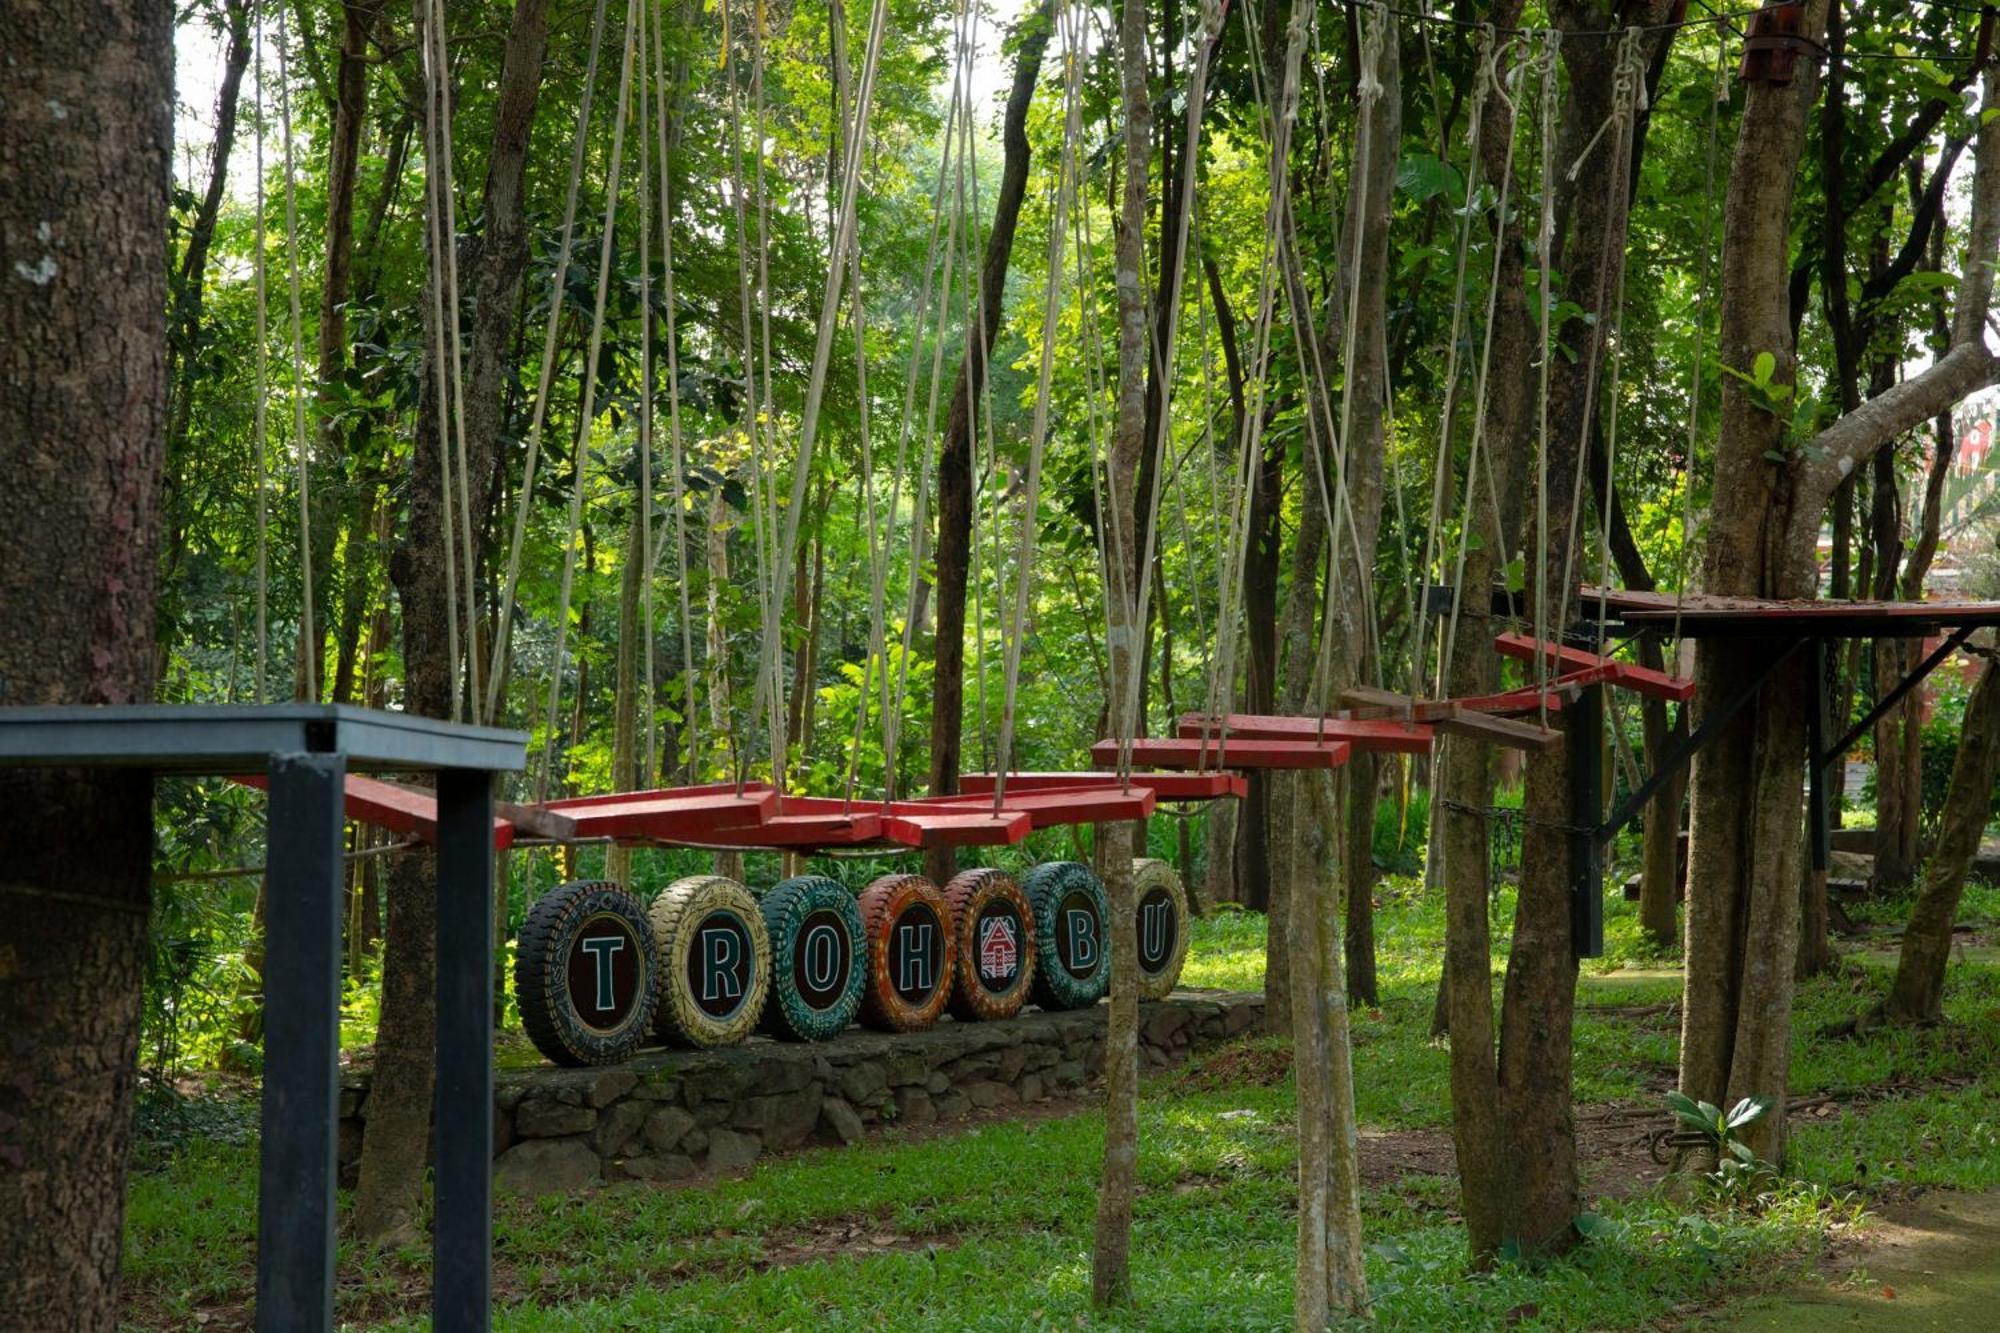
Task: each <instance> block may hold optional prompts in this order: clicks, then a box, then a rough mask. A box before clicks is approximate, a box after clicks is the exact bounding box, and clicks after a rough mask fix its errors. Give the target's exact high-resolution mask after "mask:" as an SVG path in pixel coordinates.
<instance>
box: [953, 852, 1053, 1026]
mask: <svg viewBox="0 0 2000 1333" xmlns="http://www.w3.org/2000/svg"><path fill="white" fill-rule="evenodd" d="M944 897H945V901H946V902H947V903H949V904H950V905H951V919H952V922H953V930H952V934H953V935H954V936H956V941H955V942H956V944H957V947H958V966H957V967H956V968H954V969H953V971H952V985H951V1012H952V1014H953V1016H955V1017H957V1018H961V1019H994V1018H1012V1017H1013V1016H1014V1015H1015V1014H1018V1013H1020V1012H1021V1006H1022V1005H1024V1004H1026V1003H1027V1002H1028V991H1029V988H1030V987H1031V986H1032V985H1033V982H1034V976H1035V917H1034V913H1033V911H1031V910H1030V909H1029V907H1028V899H1027V895H1026V894H1024V893H1022V892H1021V886H1020V885H1019V884H1016V883H1015V882H1014V877H1013V876H1012V875H1009V874H1008V873H1007V872H1006V871H1004V870H993V869H980V870H967V871H965V872H964V873H962V874H959V875H957V876H954V877H953V879H952V881H951V883H949V884H947V885H945V886H944Z"/></svg>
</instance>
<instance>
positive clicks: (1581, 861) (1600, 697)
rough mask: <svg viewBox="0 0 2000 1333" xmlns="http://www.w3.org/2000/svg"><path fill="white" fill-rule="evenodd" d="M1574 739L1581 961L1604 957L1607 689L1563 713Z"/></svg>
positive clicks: (1575, 901)
mask: <svg viewBox="0 0 2000 1333" xmlns="http://www.w3.org/2000/svg"><path fill="white" fill-rule="evenodd" d="M1563 721H1564V724H1565V725H1566V727H1567V730H1568V734H1569V808H1570V818H1569V822H1570V826H1571V831H1570V835H1569V867H1570V914H1569V933H1570V943H1571V945H1572V946H1573V948H1574V949H1575V952H1576V956H1577V957H1578V958H1597V957H1600V956H1601V955H1602V954H1603V953H1604V844H1603V843H1601V842H1599V841H1598V838H1597V834H1596V832H1595V830H1596V828H1597V826H1598V820H1599V818H1600V816H1601V815H1602V814H1603V801H1604V687H1603V686H1601V685H1593V686H1591V687H1590V688H1589V689H1586V690H1585V691H1584V692H1583V695H1582V697H1581V698H1579V699H1578V700H1577V701H1576V702H1575V703H1574V704H1572V705H1570V706H1569V707H1568V708H1565V709H1564V710H1563Z"/></svg>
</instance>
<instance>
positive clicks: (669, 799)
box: [549, 783, 778, 842]
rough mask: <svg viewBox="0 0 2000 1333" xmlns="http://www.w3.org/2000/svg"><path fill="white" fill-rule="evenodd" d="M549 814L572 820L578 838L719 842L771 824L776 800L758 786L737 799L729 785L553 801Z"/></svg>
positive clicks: (738, 795)
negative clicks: (753, 828) (768, 823)
mask: <svg viewBox="0 0 2000 1333" xmlns="http://www.w3.org/2000/svg"><path fill="white" fill-rule="evenodd" d="M549 808H550V809H551V810H554V811H556V812H558V813H559V814H563V815H566V816H568V817H569V818H570V819H571V820H573V821H574V822H575V824H576V836H577V837H579V838H619V839H626V840H649V841H654V842H674V841H679V840H687V841H693V842H718V841H723V840H724V839H723V838H721V836H720V835H722V834H724V833H732V832H734V831H735V830H738V829H742V828H746V827H755V826H756V825H758V824H762V823H764V822H765V821H766V820H768V819H770V818H771V817H772V816H773V815H775V814H776V813H777V812H778V794H777V793H776V792H774V791H772V790H771V789H770V788H769V787H767V786H762V785H758V786H754V787H752V786H746V787H745V788H744V789H743V790H742V791H741V792H740V793H739V792H738V791H737V789H736V787H735V785H734V784H733V783H723V784H718V785H715V786H710V787H699V788H693V789H688V788H674V787H669V788H666V789H664V790H662V791H648V792H624V793H620V794H617V795H615V796H585V797H579V798H576V799H573V800H569V801H551V802H550V803H549Z"/></svg>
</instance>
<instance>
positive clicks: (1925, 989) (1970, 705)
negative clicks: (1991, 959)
mask: <svg viewBox="0 0 2000 1333" xmlns="http://www.w3.org/2000/svg"><path fill="white" fill-rule="evenodd" d="M1964 726H1965V729H1964V731H1963V732H1962V733H1960V736H1959V741H1958V757H1957V758H1956V759H1955V760H1954V761H1953V763H1952V769H1951V789H1950V791H1949V792H1948V793H1946V795H1945V798H1944V809H1943V811H1941V812H1940V813H1939V816H1938V839H1937V850H1936V851H1934V852H1932V853H1931V859H1930V861H1929V863H1928V864H1926V865H1925V867H1924V883H1923V888H1922V890H1921V891H1920V892H1919V893H1918V895H1917V904H1916V906H1915V907H1914V908H1912V909H1911V911H1910V924H1909V925H1908V926H1907V927H1905V928H1904V930H1903V949H1902V954H1901V956H1900V957H1898V958H1897V960H1896V979H1895V982H1894V983H1893V984H1892V985H1891V986H1890V988H1889V998H1888V1001H1887V1002H1886V1003H1885V1004H1884V1006H1883V1009H1884V1013H1885V1015H1886V1016H1887V1017H1888V1018H1889V1019H1890V1020H1891V1021H1893V1022H1898V1023H1938V1022H1942V1021H1943V1019H1944V1005H1943V1000H1944V971H1945V964H1946V963H1947V962H1949V961H1950V959H1951V930H1952V924H1953V922H1955V921H1956V920H1957V918H1958V899H1959V894H1960V893H1961V892H1963V891H1964V888H1965V876H1966V874H1967V872H1969V871H1970V870H1971V869H1972V859H1973V857H1975V856H1977V855H1978V853H1979V839H1980V836H1981V835H1982V834H1984V833H1985V832H1986V825H1987V822H1988V821H1989V820H1990V819H1991V818H1992V817H1993V776H1994V772H1995V769H1996V768H2000V674H1996V672H1995V670H1994V663H1993V661H1992V659H1990V658H1989V659H1988V660H1987V661H1986V664H1985V665H1984V666H1983V667H1981V668H1980V671H1979V683H1978V684H1977V685H1976V686H1974V687H1973V690H1972V697H1971V698H1970V699H1969V700H1967V701H1966V705H1965V724H1964Z"/></svg>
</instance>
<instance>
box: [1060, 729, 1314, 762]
mask: <svg viewBox="0 0 2000 1333" xmlns="http://www.w3.org/2000/svg"><path fill="white" fill-rule="evenodd" d="M1350 748H1351V747H1350V746H1349V745H1348V743H1347V742H1346V741H1329V742H1327V743H1325V744H1318V743H1316V742H1313V741H1298V740H1280V741H1269V740H1255V739H1238V738H1237V737H1234V736H1231V737H1230V738H1229V739H1228V740H1227V741H1222V740H1216V739H1210V740H1205V741H1204V740H1187V739H1185V738H1180V737H1173V738H1166V737H1147V738H1144V739H1141V740H1136V741H1134V742H1132V762H1133V763H1135V764H1144V765H1145V766H1146V767H1148V768H1192V769H1197V770H1206V769H1211V768H1339V767H1340V766H1341V765H1342V764H1344V763H1346V762H1347V758H1348V754H1349V753H1350ZM1090 762H1091V763H1093V764H1096V765H1097V766H1098V767H1099V768H1116V767H1117V766H1118V742H1117V741H1115V740H1114V741H1099V742H1098V743H1097V744H1095V745H1093V746H1091V747H1090Z"/></svg>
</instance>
